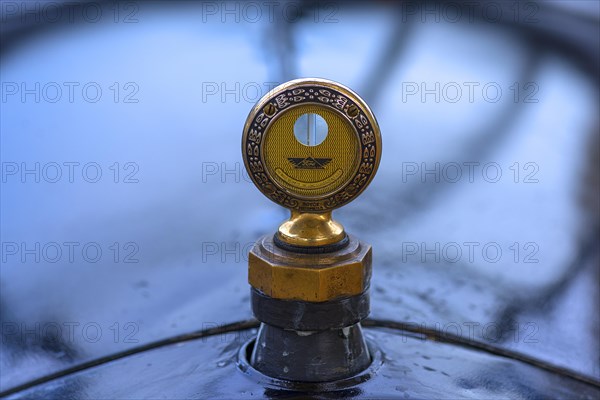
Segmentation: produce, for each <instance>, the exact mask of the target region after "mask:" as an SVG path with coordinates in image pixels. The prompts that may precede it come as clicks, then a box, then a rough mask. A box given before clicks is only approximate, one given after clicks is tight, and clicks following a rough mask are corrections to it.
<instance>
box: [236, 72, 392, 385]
mask: <svg viewBox="0 0 600 400" xmlns="http://www.w3.org/2000/svg"><path fill="white" fill-rule="evenodd" d="M317 117H318V118H320V119H321V120H323V123H322V125H323V126H326V128H327V132H324V131H322V132H320V134H319V135H317V132H316V128H317V127H316V126H313V125H315V124H311V123H306V122H305V121H304V120H308V121H310V120H311V118H312V119H315V120H316V119H317ZM299 121H300V122H301V123H299ZM303 121H304V123H302V122H303ZM299 126H300V128H298V127H299ZM323 126H322V128H323ZM299 130H301V132H299ZM311 135H312V136H311ZM303 140H304V142H303ZM242 152H243V155H244V162H245V164H246V168H247V169H248V173H249V175H250V176H251V177H252V180H253V181H254V183H255V184H256V186H257V187H258V188H259V189H260V190H261V191H262V192H263V193H264V194H265V195H266V196H267V197H269V198H270V199H271V200H273V201H275V202H276V203H278V204H280V205H282V206H284V207H287V208H289V209H290V210H291V213H292V215H291V218H290V220H289V221H286V222H284V223H283V224H282V225H281V226H280V227H279V229H278V231H277V233H276V234H275V235H273V236H270V235H268V236H265V237H263V238H262V239H260V240H259V241H258V242H257V243H256V245H255V246H254V247H253V248H252V250H251V251H250V255H249V259H248V281H249V283H250V284H251V285H252V288H253V289H252V309H253V312H254V315H255V316H256V317H257V318H258V319H259V320H260V321H261V322H262V324H261V328H260V330H259V333H258V337H257V339H256V344H255V346H254V347H253V350H252V355H251V364H252V365H253V366H254V368H256V369H257V370H259V371H261V372H262V373H264V374H266V375H268V376H272V377H276V378H280V379H287V380H291V381H301V382H326V381H333V380H336V379H343V378H348V377H351V376H354V375H356V374H357V373H359V372H361V371H363V370H364V369H366V368H367V367H368V366H369V365H370V364H371V355H370V353H369V349H368V347H367V344H366V342H365V339H364V337H363V334H362V328H361V326H360V321H361V320H363V319H364V318H366V317H367V315H368V314H369V295H368V289H369V284H370V280H371V259H372V256H371V246H369V245H367V244H365V243H363V242H360V241H359V240H357V239H355V238H354V237H350V236H348V235H347V234H346V232H345V231H344V228H343V227H342V225H340V224H339V223H337V222H335V221H333V219H332V218H331V211H332V210H333V209H335V208H338V207H340V206H342V205H344V204H346V203H348V202H350V201H352V200H353V199H354V198H356V197H357V196H358V195H359V194H360V193H361V192H362V191H363V190H364V189H365V188H366V187H367V185H368V184H369V182H370V181H371V180H372V179H373V176H374V175H375V172H376V171H377V167H378V165H379V160H380V157H381V136H380V132H379V127H378V125H377V121H376V120H375V117H374V116H373V114H372V113H371V111H370V110H369V108H368V106H367V105H366V104H365V103H364V101H362V100H361V99H360V97H358V95H356V94H355V93H354V92H352V91H351V90H350V89H348V88H346V87H344V86H341V85H339V84H337V83H334V82H331V81H326V80H323V79H299V80H295V81H291V82H288V83H285V84H283V85H281V86H279V87H277V88H276V89H275V90H274V91H273V92H272V93H270V94H268V95H267V96H265V97H264V98H262V99H261V100H260V101H259V102H258V103H257V104H256V106H255V107H254V108H253V109H252V111H251V112H250V115H249V116H248V120H247V122H246V126H245V127H244V136H243V139H242ZM290 161H291V162H290Z"/></svg>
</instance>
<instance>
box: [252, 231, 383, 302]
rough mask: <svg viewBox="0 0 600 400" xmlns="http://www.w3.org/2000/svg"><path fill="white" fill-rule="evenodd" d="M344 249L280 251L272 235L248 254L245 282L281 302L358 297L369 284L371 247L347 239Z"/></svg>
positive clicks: (352, 239)
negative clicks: (307, 251) (300, 251)
mask: <svg viewBox="0 0 600 400" xmlns="http://www.w3.org/2000/svg"><path fill="white" fill-rule="evenodd" d="M349 239H350V242H349V244H348V246H346V247H345V248H343V249H341V250H338V251H335V252H331V253H325V254H300V253H293V252H290V251H286V250H283V249H281V248H279V247H277V246H275V244H274V243H273V238H272V236H265V237H263V238H261V239H260V240H259V241H258V242H257V243H256V244H255V245H254V247H253V248H252V250H251V251H250V255H249V259H248V282H249V283H250V285H252V287H254V288H255V289H258V290H259V291H261V292H262V293H264V294H266V295H267V296H270V297H273V298H276V299H283V300H301V301H309V302H323V301H328V300H333V299H336V298H340V297H347V296H353V295H358V294H360V293H362V292H364V291H365V290H367V289H368V288H369V284H370V281H371V263H372V252H371V246H370V245H368V244H366V243H363V242H360V241H358V240H356V239H355V238H354V237H352V236H350V237H349Z"/></svg>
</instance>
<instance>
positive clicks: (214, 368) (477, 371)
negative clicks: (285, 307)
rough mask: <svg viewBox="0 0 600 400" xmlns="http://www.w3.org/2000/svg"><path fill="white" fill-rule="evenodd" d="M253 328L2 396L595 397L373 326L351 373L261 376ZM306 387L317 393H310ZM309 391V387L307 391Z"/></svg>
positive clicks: (534, 372) (578, 387)
mask: <svg viewBox="0 0 600 400" xmlns="http://www.w3.org/2000/svg"><path fill="white" fill-rule="evenodd" d="M255 333H256V331H255V330H254V331H244V330H242V331H238V332H236V333H229V334H222V335H216V336H211V337H207V338H203V339H198V340H194V341H189V342H185V343H179V344H175V345H169V346H165V347H163V348H159V349H156V350H153V351H148V352H143V353H140V354H136V355H133V356H131V357H127V358H124V359H121V360H118V361H115V362H112V363H106V364H104V365H102V366H99V367H97V368H93V369H89V370H85V371H82V372H80V373H75V374H70V375H69V376H67V377H65V378H62V379H58V380H55V381H53V382H51V383H49V384H47V385H42V386H38V387H35V388H33V389H31V390H26V391H23V392H20V393H19V394H17V395H13V396H11V397H9V398H10V399H18V398H27V399H36V398H63V399H97V398H122V399H128V398H131V399H134V398H164V397H167V398H198V399H200V398H212V399H229V398H244V399H248V398H255V397H258V398H261V397H264V398H272V399H278V398H294V397H296V396H302V397H303V398H316V399H317V398H364V399H385V398H418V399H431V398H465V399H469V398H471V399H481V398H497V397H502V398H520V399H539V398H555V399H570V398H574V397H576V398H580V399H595V398H597V397H598V395H600V388H599V387H597V386H592V385H589V384H586V383H582V382H579V381H576V380H573V379H570V378H566V377H562V376H561V375H560V374H553V373H550V372H547V371H544V370H540V369H538V368H535V367H532V366H530V365H527V364H525V363H521V362H518V361H513V360H510V359H506V358H499V357H496V356H491V355H489V354H486V353H483V352H479V351H472V350H469V349H465V348H461V347H457V346H452V345H448V344H442V343H436V342H431V341H428V340H424V339H423V338H422V337H419V336H418V335H411V334H409V333H406V332H402V331H397V330H389V329H385V328H373V329H368V330H367V331H366V335H367V338H368V340H370V341H371V342H372V343H375V344H376V347H374V349H375V353H377V352H381V354H376V355H375V356H374V358H375V360H376V362H375V364H374V365H373V366H372V367H371V368H370V369H369V370H367V371H366V372H365V373H364V374H361V375H359V376H358V377H357V378H355V379H347V380H342V381H340V382H338V383H337V384H336V383H331V384H325V385H310V384H296V385H294V384H290V383H286V382H285V381H283V382H282V381H278V380H274V379H270V378H267V377H265V376H262V375H261V374H260V373H258V372H257V371H255V370H252V369H251V368H250V367H249V366H248V364H247V363H246V362H243V361H242V366H241V368H240V366H239V365H238V364H239V360H238V350H239V348H240V346H241V345H242V344H243V343H244V342H245V341H247V340H249V338H250V337H252V336H253V335H254V334H255ZM311 390H317V393H312V394H310V391H311ZM307 392H308V393H307Z"/></svg>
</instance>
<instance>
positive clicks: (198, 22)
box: [0, 1, 600, 390]
mask: <svg viewBox="0 0 600 400" xmlns="http://www.w3.org/2000/svg"><path fill="white" fill-rule="evenodd" d="M1 18H2V28H1V41H0V44H1V48H0V54H1V56H2V58H1V61H0V74H1V85H2V88H1V89H2V92H1V104H0V105H1V115H0V129H1V132H0V133H1V135H0V139H1V141H0V146H1V149H0V156H1V166H2V177H1V178H2V181H1V185H2V187H1V196H0V201H1V206H0V207H1V208H0V216H1V227H0V234H1V242H2V260H1V267H0V268H1V269H0V272H1V277H0V312H1V317H0V319H1V322H2V343H1V347H0V349H1V353H0V368H1V376H0V390H8V389H10V388H13V387H15V386H17V385H21V384H24V383H26V382H28V381H30V380H32V379H35V378H39V377H43V376H45V375H47V374H49V373H52V372H56V371H60V370H62V369H64V368H67V367H71V366H74V365H78V364H79V363H82V362H85V361H89V360H93V359H95V358H97V357H101V356H105V355H108V354H111V353H114V352H116V351H120V350H123V349H127V348H131V347H133V346H137V345H140V344H144V343H149V342H152V341H154V340H159V339H162V338H166V337H170V336H173V335H176V334H181V333H186V332H192V331H197V330H199V329H205V328H206V327H211V326H216V325H220V324H225V323H228V322H234V321H238V320H244V319H248V318H250V317H251V313H250V309H249V305H248V286H247V284H246V261H247V259H246V253H247V251H248V249H249V246H251V245H252V243H253V242H254V240H256V239H257V238H258V237H259V236H260V235H263V234H267V233H270V232H273V231H274V230H275V229H276V227H277V226H278V224H279V223H280V222H281V221H283V220H284V219H285V218H286V216H287V212H286V211H285V210H284V209H281V208H280V207H279V206H277V205H275V204H273V203H271V202H270V201H269V200H267V199H266V198H265V197H264V196H263V195H261V194H260V193H259V191H258V190H256V189H255V188H254V187H253V185H252V184H251V183H250V181H249V178H248V176H247V174H246V173H245V171H244V167H243V163H242V160H241V152H240V140H241V134H242V128H243V125H244V122H245V119H246V116H247V115H248V112H249V110H250V109H251V107H252V106H253V104H254V103H255V102H256V101H257V100H258V99H259V98H260V97H261V96H262V95H264V94H266V93H267V92H268V90H270V89H272V88H273V87H274V86H275V85H277V84H278V83H281V82H284V81H286V80H289V79H293V78H297V77H322V78H327V79H331V80H335V81H338V82H340V83H343V84H344V85H346V86H349V87H351V88H352V89H354V90H355V91H356V92H358V94H359V95H361V96H362V97H364V98H365V100H366V101H367V102H368V103H369V104H370V106H371V108H372V109H373V111H374V113H375V115H376V117H377V118H378V121H379V124H380V126H381V131H382V137H383V145H384V146H383V157H382V161H381V165H380V169H379V172H378V174H377V176H376V178H375V180H374V181H373V183H372V184H371V186H370V187H369V189H368V190H367V191H366V192H365V193H364V194H363V195H362V196H361V197H359V198H358V199H357V200H356V201H354V202H353V203H352V204H350V205H348V206H346V207H344V208H343V209H341V210H339V211H337V212H336V218H337V219H338V220H339V221H340V222H342V223H343V224H344V226H345V227H346V230H347V231H349V232H350V233H352V234H355V235H357V236H359V237H360V238H361V239H362V240H365V241H367V242H369V243H371V244H372V245H373V247H374V278H373V279H374V280H373V284H372V289H371V290H372V293H373V296H374V300H373V312H372V316H373V317H374V318H385V319H392V320H397V321H403V322H410V323H415V324H425V325H428V326H434V327H435V326H439V327H440V329H444V327H448V326H450V325H449V324H458V325H459V326H460V327H461V328H462V330H461V331H460V332H457V333H459V334H461V335H463V336H469V337H472V338H473V339H475V340H482V341H488V342H492V343H494V344H495V345H498V346H502V347H505V348H510V349H514V350H517V351H520V352H522V353H525V354H528V355H530V356H533V357H537V358H539V359H541V360H544V361H546V362H549V363H553V364H555V365H558V366H561V367H565V368H568V369H570V370H572V371H574V373H577V374H581V375H584V376H587V377H591V378H593V379H596V380H598V379H600V367H599V365H600V357H599V352H600V344H599V339H598V338H599V336H600V324H599V317H598V309H599V302H600V296H599V284H598V283H599V279H600V278H599V272H598V271H599V263H598V251H597V250H598V243H597V235H598V220H599V217H600V211H599V200H598V194H599V191H598V186H599V180H598V171H599V169H598V167H599V165H598V164H599V159H598V156H599V141H598V139H599V132H598V128H599V123H598V122H599V121H598V115H599V113H598V108H599V97H598V80H599V79H598V66H599V63H598V57H599V50H598V49H599V43H598V40H599V39H598V38H599V37H600V35H599V34H598V33H599V32H598V23H599V18H600V8H599V3H598V2H596V1H580V2H577V1H560V2H558V1H551V2H521V3H517V2H508V1H474V2H465V3H463V2H454V3H443V2H429V3H420V2H398V3H395V2H369V3H364V4H363V3H360V2H335V1H333V2H298V1H290V2H279V1H275V2H249V3H247V2H227V3H220V2H202V3H201V2H158V1H153V2H102V1H100V2H94V3H78V2H71V3H61V2H43V1H42V2H33V1H32V2H10V1H5V2H2V3H1ZM470 323H476V324H477V327H476V328H474V329H475V330H474V331H472V332H471V331H469V330H468V329H467V327H468V326H469V324H470ZM486 324H487V325H486ZM471 326H475V325H471ZM486 326H487V327H492V328H493V329H492V330H490V329H491V328H490V329H487V330H486V329H485V327H486ZM453 329H454V328H453ZM492 331H493V332H494V333H490V332H492ZM515 335H516V336H515Z"/></svg>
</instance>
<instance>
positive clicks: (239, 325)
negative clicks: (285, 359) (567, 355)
mask: <svg viewBox="0 0 600 400" xmlns="http://www.w3.org/2000/svg"><path fill="white" fill-rule="evenodd" d="M362 325H363V326H364V327H369V328H389V329H394V330H398V331H404V332H408V333H413V334H418V335H422V337H423V340H431V341H435V342H441V343H447V344H452V345H456V346H458V347H462V348H465V349H469V350H479V351H482V352H485V353H488V354H491V355H494V356H499V357H504V358H508V359H511V360H515V361H520V362H523V363H525V364H529V365H531V366H534V367H537V368H540V369H543V370H545V371H547V372H550V373H553V374H557V375H561V376H563V377H567V378H570V379H573V380H576V381H579V382H581V383H585V384H588V385H591V386H594V387H596V388H598V389H600V381H597V380H595V379H593V378H592V377H589V376H586V375H583V374H579V373H577V372H575V371H572V370H570V369H568V368H564V367H560V366H557V365H553V364H550V363H547V362H544V361H541V360H538V359H536V358H533V357H530V356H528V355H526V354H523V353H520V352H518V351H513V350H508V349H503V348H499V347H496V346H493V345H490V344H487V343H482V342H478V341H476V340H471V339H468V338H464V337H462V336H459V335H455V334H452V333H448V332H442V331H438V330H436V329H431V328H425V327H416V326H414V325H413V324H409V323H404V322H397V321H390V320H379V319H366V320H364V321H363V322H362ZM258 326H259V322H258V321H257V320H254V319H250V320H245V321H240V322H234V323H231V324H227V325H223V326H221V327H216V328H211V329H205V330H201V331H196V332H192V333H185V334H182V335H177V336H172V337H170V338H166V339H162V340H158V341H156V342H151V343H147V344H145V345H142V346H137V347H133V348H131V349H128V350H124V351H120V352H117V353H113V354H111V355H108V356H104V357H100V358H96V359H94V360H90V361H87V362H84V363H81V364H78V365H74V366H72V367H69V368H65V369H63V370H61V371H57V372H54V373H52V374H48V375H45V376H42V377H39V378H37V379H34V380H32V381H30V382H27V383H24V384H21V385H17V386H15V387H12V388H10V389H8V390H6V391H4V392H1V393H0V397H4V396H9V395H12V394H15V393H18V392H21V391H24V390H28V389H31V388H33V387H35V386H39V385H42V384H44V383H48V382H50V381H53V380H55V379H60V378H64V377H66V376H68V375H70V374H75V373H78V372H81V371H85V370H87V369H90V368H94V367H98V366H100V365H103V364H107V363H110V362H112V361H117V360H120V359H123V358H125V357H129V356H132V355H135V354H139V353H142V352H145V351H150V350H156V349H159V348H161V347H166V346H169V345H172V344H177V343H183V342H189V341H192V340H196V339H201V338H206V337H209V336H214V335H219V334H224V333H229V332H234V331H239V330H245V329H252V328H258Z"/></svg>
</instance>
